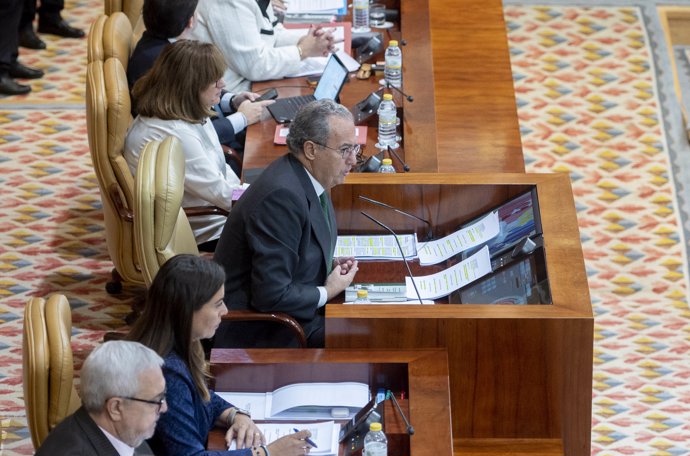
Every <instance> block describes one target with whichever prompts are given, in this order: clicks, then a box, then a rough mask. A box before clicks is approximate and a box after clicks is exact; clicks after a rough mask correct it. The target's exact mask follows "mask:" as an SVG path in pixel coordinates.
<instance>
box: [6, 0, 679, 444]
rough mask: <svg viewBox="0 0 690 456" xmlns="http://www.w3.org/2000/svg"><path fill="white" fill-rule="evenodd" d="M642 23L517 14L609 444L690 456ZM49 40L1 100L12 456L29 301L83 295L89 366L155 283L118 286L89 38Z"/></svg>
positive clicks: (653, 79)
mask: <svg viewBox="0 0 690 456" xmlns="http://www.w3.org/2000/svg"><path fill="white" fill-rule="evenodd" d="M545 3H546V2H545ZM66 11H67V12H68V13H67V14H66V16H67V17H68V18H69V19H70V20H71V21H72V22H73V23H74V24H75V25H77V26H79V27H83V28H85V29H86V28H88V25H89V24H90V23H91V21H92V20H93V19H94V18H95V17H96V15H97V14H99V13H100V12H101V11H102V3H101V2H100V1H99V0H84V1H72V2H70V1H69V0H68V2H67V9H66ZM643 16H644V15H643V10H642V9H640V8H636V7H622V6H611V7H596V8H583V7H569V6H557V5H552V6H548V7H538V6H520V5H513V4H509V5H506V10H505V17H506V23H507V27H508V31H509V40H510V46H511V53H512V64H513V69H514V75H515V87H516V97H517V100H518V105H519V117H520V125H521V129H522V134H523V146H524V152H525V157H526V161H527V163H528V165H527V167H528V170H529V171H532V172H554V171H555V172H568V173H570V175H571V177H572V182H573V190H574V193H575V199H576V203H577V209H578V219H579V224H580V230H581V237H582V245H583V250H584V254H585V259H586V266H587V272H588V275H589V285H590V292H591V296H592V301H593V306H594V308H595V312H596V315H597V317H596V335H595V337H596V340H595V359H594V376H595V378H594V385H593V386H594V389H593V401H594V402H593V412H594V413H593V434H592V453H593V454H599V455H631V454H634V455H678V456H682V455H688V454H690V311H689V310H688V304H687V294H688V274H687V260H686V253H685V248H686V247H685V239H684V234H683V230H682V222H681V220H683V219H684V217H683V215H682V214H681V212H680V211H679V204H678V195H676V190H675V187H676V185H677V184H678V183H677V182H674V173H676V171H677V170H676V169H674V166H673V164H672V157H673V154H674V150H673V148H671V147H670V146H669V144H670V143H672V141H669V139H668V133H667V131H666V128H665V125H666V124H665V122H664V121H663V116H664V107H663V106H662V101H661V100H662V99H663V97H660V94H659V81H658V79H657V75H658V74H659V73H658V72H657V68H656V67H657V64H656V63H655V60H656V59H657V57H656V54H654V52H653V47H654V46H653V44H652V43H651V42H650V39H649V35H648V27H647V25H648V24H647V23H646V22H645V18H644V17H643ZM46 38H47V39H48V45H49V49H48V50H45V51H25V50H22V53H21V60H22V61H23V62H24V63H27V64H31V65H35V66H38V67H41V68H43V69H45V70H46V72H47V75H46V77H45V78H44V79H43V80H41V81H39V82H34V83H32V87H33V88H34V92H32V94H31V95H29V96H27V97H11V98H0V191H1V194H2V199H1V200H0V214H1V215H0V227H1V229H0V272H1V275H0V296H1V297H2V300H1V303H0V363H1V365H2V367H0V425H1V427H2V432H3V441H2V445H3V446H2V451H0V453H1V454H3V455H15V454H17V455H28V454H32V446H31V443H30V440H29V439H28V430H27V428H26V419H25V413H24V410H23V399H22V393H21V381H22V379H21V327H22V321H21V318H22V311H23V306H24V303H25V302H26V300H27V298H28V297H29V296H43V295H47V294H49V293H52V292H62V293H64V294H66V295H67V296H68V298H69V299H70V303H71V305H72V308H73V320H74V329H73V348H74V350H75V355H76V359H77V367H78V366H79V365H80V363H81V360H83V358H84V356H85V355H86V353H88V351H89V350H90V349H91V347H93V346H94V345H95V344H96V343H97V342H98V341H99V340H100V339H101V337H102V335H103V332H104V331H106V330H109V329H112V328H116V327H119V326H120V325H121V324H122V317H123V315H124V314H125V313H126V312H127V311H128V308H129V303H130V301H131V299H132V295H133V294H134V293H137V292H139V291H140V290H127V292H125V293H124V294H123V295H122V296H120V297H112V296H109V295H107V294H106V293H105V291H104V284H105V282H106V281H107V279H108V277H109V271H110V268H111V267H112V264H111V263H110V261H109V260H108V255H107V251H106V247H105V242H104V239H103V238H104V230H103V220H102V215H101V211H100V198H99V193H98V188H97V185H96V182H95V177H94V175H93V172H92V169H91V165H90V159H89V156H88V144H87V139H86V123H85V118H84V117H85V113H84V106H83V105H84V101H83V89H84V73H85V69H84V68H85V61H86V42H85V41H84V40H64V39H63V40H58V39H56V38H53V37H46ZM662 51H663V50H662ZM663 52H665V51H663ZM680 196H682V195H680Z"/></svg>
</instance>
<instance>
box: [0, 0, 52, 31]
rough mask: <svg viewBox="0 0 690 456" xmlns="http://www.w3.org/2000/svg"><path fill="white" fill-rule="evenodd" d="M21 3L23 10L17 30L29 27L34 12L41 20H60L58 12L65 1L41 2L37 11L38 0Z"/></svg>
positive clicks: (26, 0) (34, 15)
mask: <svg viewBox="0 0 690 456" xmlns="http://www.w3.org/2000/svg"><path fill="white" fill-rule="evenodd" d="M3 1H4V0H3ZM23 2H24V10H23V11H22V17H21V20H20V21H19V30H23V29H24V28H26V27H30V26H31V23H32V22H33V21H34V18H35V17H36V11H38V16H39V18H41V19H42V20H49V21H57V20H59V19H60V12H61V11H62V10H63V8H64V7H65V0H41V6H39V7H38V9H37V8H36V4H37V3H38V0H23Z"/></svg>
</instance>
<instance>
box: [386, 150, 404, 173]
mask: <svg viewBox="0 0 690 456" xmlns="http://www.w3.org/2000/svg"><path fill="white" fill-rule="evenodd" d="M386 147H387V148H388V155H391V156H393V157H395V158H396V159H397V160H398V161H399V162H400V163H401V164H402V165H403V171H405V172H406V173H408V172H410V167H409V166H408V164H407V163H405V162H404V161H403V160H402V158H400V155H398V153H397V152H396V151H395V150H393V148H392V147H391V146H386Z"/></svg>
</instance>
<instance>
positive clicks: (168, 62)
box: [124, 40, 242, 251]
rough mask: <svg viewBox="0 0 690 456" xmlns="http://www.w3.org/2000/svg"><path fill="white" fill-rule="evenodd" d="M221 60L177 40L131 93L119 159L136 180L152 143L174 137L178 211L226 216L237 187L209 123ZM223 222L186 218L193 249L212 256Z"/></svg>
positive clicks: (211, 50) (205, 48)
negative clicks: (181, 164)
mask: <svg viewBox="0 0 690 456" xmlns="http://www.w3.org/2000/svg"><path fill="white" fill-rule="evenodd" d="M224 71H225V60H224V59H223V56H222V55H221V53H220V52H219V51H218V49H217V48H216V47H215V46H214V45H213V44H210V43H201V42H199V41H190V40H180V41H177V42H175V43H173V44H172V45H170V46H167V47H166V48H165V49H164V50H163V51H162V53H161V54H160V56H159V58H158V59H157V60H156V62H155V64H154V66H153V67H152V68H151V70H150V71H149V72H147V73H146V74H145V75H144V76H142V77H141V78H140V79H139V80H138V81H137V83H136V84H135V85H134V88H133V89H132V93H133V95H134V97H133V98H134V99H135V100H136V108H137V112H138V113H139V115H138V116H137V118H136V119H134V122H133V123H132V125H131V126H130V129H129V131H128V132H127V138H126V139H125V152H124V156H125V159H126V160H127V164H128V165H129V168H130V170H131V171H132V173H133V174H136V168H137V164H138V162H139V156H140V154H141V151H142V150H143V148H144V147H145V146H146V144H148V143H149V142H150V141H152V140H162V139H164V138H166V137H167V136H175V137H176V138H178V139H179V140H180V142H181V143H182V149H183V152H184V156H185V183H184V195H183V198H182V205H183V207H191V206H217V207H220V208H221V209H225V210H227V211H229V210H230V208H231V205H232V194H233V191H234V190H235V189H238V188H240V187H241V186H242V185H241V183H240V179H239V178H238V177H237V175H236V174H235V173H234V171H233V170H232V168H230V166H229V165H227V164H226V162H225V157H224V155H223V150H222V148H221V145H220V142H219V141H218V135H217V134H216V132H215V130H214V129H213V126H212V124H211V122H210V121H209V117H210V116H211V115H213V110H212V108H211V107H212V106H213V105H214V104H217V103H218V101H219V98H220V94H221V90H222V89H223V88H224V86H225V84H224V82H223V79H222V78H223V72H224ZM225 219H226V217H224V216H222V215H205V216H199V217H190V219H189V222H190V224H191V225H192V230H193V231H194V236H195V238H196V241H197V244H199V249H200V250H203V251H213V250H214V249H215V242H216V240H217V238H218V237H219V236H220V233H221V230H222V229H223V225H224V224H225Z"/></svg>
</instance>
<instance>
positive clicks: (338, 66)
mask: <svg viewBox="0 0 690 456" xmlns="http://www.w3.org/2000/svg"><path fill="white" fill-rule="evenodd" d="M346 79H347V68H346V67H345V65H343V63H342V62H341V61H340V59H339V58H338V57H337V56H336V55H335V54H331V57H330V58H329V59H328V63H326V68H325V69H324V70H323V74H322V75H321V78H320V79H319V84H318V85H317V86H316V90H315V91H314V98H316V99H317V100H323V99H324V98H326V99H329V100H335V99H336V98H337V97H338V95H339V94H340V89H342V88H343V84H344V83H345V80H346Z"/></svg>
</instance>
